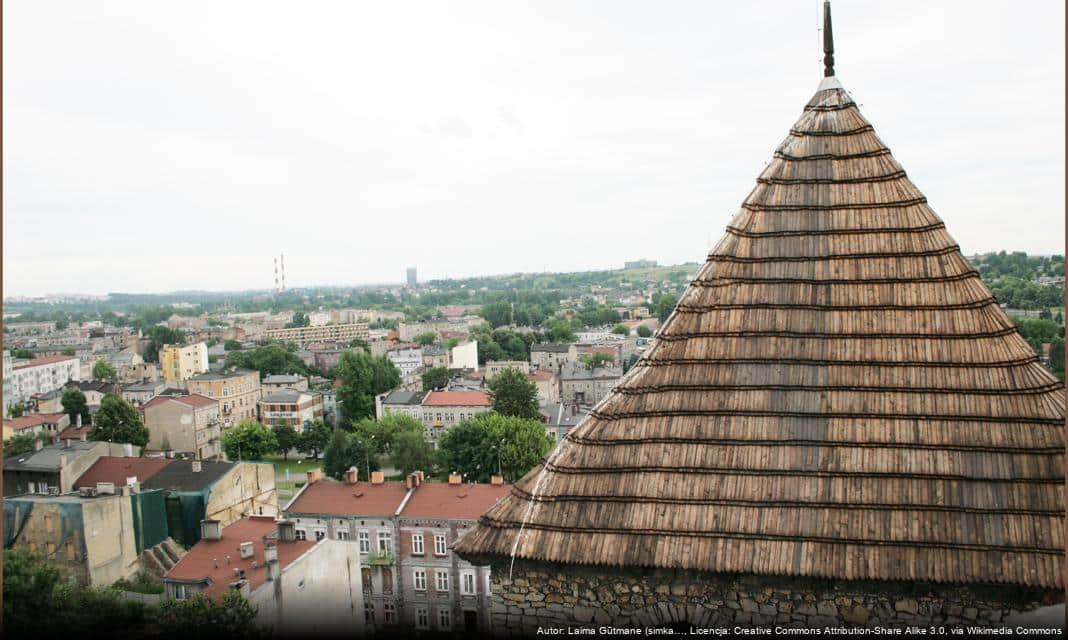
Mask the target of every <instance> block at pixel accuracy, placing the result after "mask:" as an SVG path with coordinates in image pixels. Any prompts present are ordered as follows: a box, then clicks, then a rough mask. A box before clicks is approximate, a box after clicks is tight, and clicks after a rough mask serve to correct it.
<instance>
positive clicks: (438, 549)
mask: <svg viewBox="0 0 1068 640" xmlns="http://www.w3.org/2000/svg"><path fill="white" fill-rule="evenodd" d="M446 551H447V549H446V548H445V536H444V535H443V534H438V535H436V536H434V555H436V556H443V555H445V552H446Z"/></svg>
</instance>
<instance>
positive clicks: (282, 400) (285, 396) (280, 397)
mask: <svg viewBox="0 0 1068 640" xmlns="http://www.w3.org/2000/svg"><path fill="white" fill-rule="evenodd" d="M317 395H319V394H318V393H316V392H314V391H297V390H296V389H278V390H277V391H272V392H271V393H269V394H267V395H265V396H263V397H262V398H260V402H261V403H266V404H291V403H294V402H299V401H300V399H301V398H302V397H308V398H311V397H313V396H317Z"/></svg>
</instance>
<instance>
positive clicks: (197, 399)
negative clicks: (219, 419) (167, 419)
mask: <svg viewBox="0 0 1068 640" xmlns="http://www.w3.org/2000/svg"><path fill="white" fill-rule="evenodd" d="M172 400H173V401H174V402H181V403H182V404H184V405H186V406H189V407H193V408H195V409H201V408H203V407H211V406H217V405H218V404H219V401H218V400H216V399H215V398H209V397H208V396H202V395H200V394H198V393H192V394H189V395H185V396H156V397H155V398H152V399H151V400H149V401H148V402H146V403H145V404H143V405H141V409H142V410H144V409H147V408H149V407H154V406H156V405H160V404H163V403H164V402H170V401H172Z"/></svg>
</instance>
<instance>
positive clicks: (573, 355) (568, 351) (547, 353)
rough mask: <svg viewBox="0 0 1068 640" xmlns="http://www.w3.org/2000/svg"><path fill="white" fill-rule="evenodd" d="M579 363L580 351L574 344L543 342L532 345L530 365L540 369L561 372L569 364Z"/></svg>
mask: <svg viewBox="0 0 1068 640" xmlns="http://www.w3.org/2000/svg"><path fill="white" fill-rule="evenodd" d="M577 361H578V351H577V350H576V349H575V345H573V344H562V343H556V342H543V343H540V344H532V345H530V364H531V366H534V367H537V368H538V369H544V370H546V371H556V372H559V371H560V368H561V367H563V366H564V365H565V364H567V363H568V362H577Z"/></svg>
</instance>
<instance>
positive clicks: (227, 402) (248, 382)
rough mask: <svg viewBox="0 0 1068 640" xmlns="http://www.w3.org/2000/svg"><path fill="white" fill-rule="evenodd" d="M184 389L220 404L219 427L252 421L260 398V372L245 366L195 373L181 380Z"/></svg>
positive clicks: (254, 418)
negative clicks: (220, 421) (183, 383)
mask: <svg viewBox="0 0 1068 640" xmlns="http://www.w3.org/2000/svg"><path fill="white" fill-rule="evenodd" d="M185 387H186V390H187V391H188V392H189V393H191V394H192V393H195V394H199V395H202V396H208V397H209V398H214V399H216V400H219V401H220V402H221V403H222V411H221V415H222V426H223V429H224V430H225V429H228V428H230V427H233V426H236V425H237V424H238V423H240V422H241V421H242V420H256V419H257V415H256V409H257V404H258V403H259V401H260V374H259V372H257V371H252V370H249V369H227V370H225V371H213V372H211V373H202V374H199V375H195V376H193V377H192V378H189V379H188V380H186V381H185Z"/></svg>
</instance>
